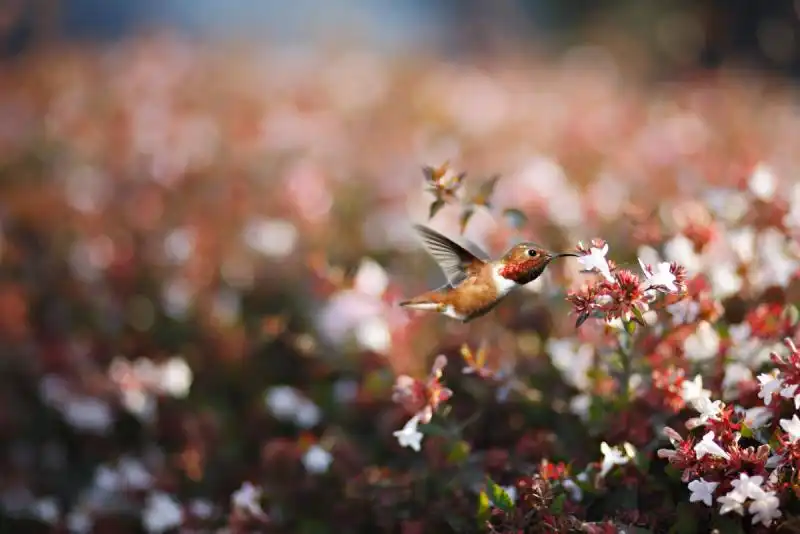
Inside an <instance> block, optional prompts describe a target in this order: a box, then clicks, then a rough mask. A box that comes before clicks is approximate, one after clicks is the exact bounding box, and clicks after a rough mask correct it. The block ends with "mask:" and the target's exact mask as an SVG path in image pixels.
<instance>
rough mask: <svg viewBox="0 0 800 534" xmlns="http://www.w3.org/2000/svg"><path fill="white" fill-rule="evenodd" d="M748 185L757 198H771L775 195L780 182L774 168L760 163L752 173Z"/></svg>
mask: <svg viewBox="0 0 800 534" xmlns="http://www.w3.org/2000/svg"><path fill="white" fill-rule="evenodd" d="M747 186H748V188H749V189H750V192H751V193H753V195H754V196H755V197H756V198H758V199H760V200H769V199H771V198H772V197H773V196H774V195H775V190H776V189H777V187H778V184H777V180H776V178H775V174H774V173H773V172H772V169H770V168H769V167H768V166H766V165H765V164H764V163H759V164H758V165H757V166H756V168H755V169H754V170H753V174H751V175H750V180H748V182H747Z"/></svg>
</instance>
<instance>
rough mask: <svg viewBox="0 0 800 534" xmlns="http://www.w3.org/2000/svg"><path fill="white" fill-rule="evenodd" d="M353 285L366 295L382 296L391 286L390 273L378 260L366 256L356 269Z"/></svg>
mask: <svg viewBox="0 0 800 534" xmlns="http://www.w3.org/2000/svg"><path fill="white" fill-rule="evenodd" d="M353 286H354V288H355V289H356V290H357V291H359V292H361V293H364V294H365V295H370V296H372V297H380V296H381V295H383V293H384V292H385V291H386V288H387V287H389V275H387V274H386V271H385V270H384V269H383V267H381V266H380V264H379V263H378V262H376V261H375V260H372V259H370V258H364V259H363V260H361V264H360V265H359V266H358V270H357V271H356V274H355V277H354V280H353Z"/></svg>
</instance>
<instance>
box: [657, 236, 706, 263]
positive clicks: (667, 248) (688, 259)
mask: <svg viewBox="0 0 800 534" xmlns="http://www.w3.org/2000/svg"><path fill="white" fill-rule="evenodd" d="M664 256H666V259H667V260H669V261H674V262H676V263H679V264H680V265H683V266H684V267H686V270H687V271H690V272H696V271H699V270H701V268H702V266H703V261H702V258H701V257H700V255H698V254H697V253H696V252H695V251H694V243H692V240H691V239H689V238H688V237H686V236H685V235H683V234H678V235H676V236H675V237H673V238H672V239H670V240H669V241H667V243H665V244H664Z"/></svg>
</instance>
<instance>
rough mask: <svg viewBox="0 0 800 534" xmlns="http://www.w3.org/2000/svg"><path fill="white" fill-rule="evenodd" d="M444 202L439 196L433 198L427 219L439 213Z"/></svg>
mask: <svg viewBox="0 0 800 534" xmlns="http://www.w3.org/2000/svg"><path fill="white" fill-rule="evenodd" d="M445 204H446V203H445V201H444V200H442V199H441V198H437V199H436V200H434V201H433V202H432V203H431V208H430V211H429V212H428V220H431V219H433V218H434V217H435V216H436V214H437V213H439V210H441V209H442V208H443V207H444V206H445Z"/></svg>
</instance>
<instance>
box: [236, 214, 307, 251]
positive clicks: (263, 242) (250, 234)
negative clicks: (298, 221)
mask: <svg viewBox="0 0 800 534" xmlns="http://www.w3.org/2000/svg"><path fill="white" fill-rule="evenodd" d="M297 235H298V232H297V228H296V227H295V226H294V225H293V224H292V223H291V222H289V221H284V220H278V219H257V220H252V221H250V222H248V223H247V225H246V226H245V228H244V241H245V243H246V244H247V246H249V247H250V248H252V249H253V250H255V251H257V252H259V253H261V254H263V255H264V256H269V257H273V258H282V257H284V256H288V255H289V254H291V252H292V251H293V250H294V248H295V244H296V242H297Z"/></svg>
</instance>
